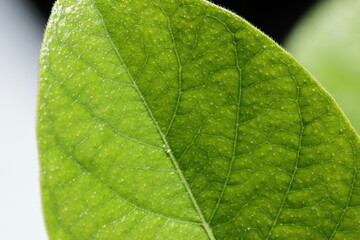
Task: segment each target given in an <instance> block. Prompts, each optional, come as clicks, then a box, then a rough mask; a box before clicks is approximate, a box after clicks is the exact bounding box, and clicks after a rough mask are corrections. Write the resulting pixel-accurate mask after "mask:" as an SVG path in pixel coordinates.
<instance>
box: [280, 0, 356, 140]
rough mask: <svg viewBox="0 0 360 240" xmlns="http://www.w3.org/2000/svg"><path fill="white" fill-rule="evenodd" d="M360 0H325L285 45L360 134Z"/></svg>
mask: <svg viewBox="0 0 360 240" xmlns="http://www.w3.org/2000/svg"><path fill="white" fill-rule="evenodd" d="M359 13H360V1H359V0H343V1H337V0H326V1H322V2H321V4H319V5H318V6H317V7H316V8H315V9H314V10H312V11H311V12H310V13H309V14H308V15H307V16H306V17H305V18H304V19H303V20H302V21H301V22H300V24H299V26H298V27H297V28H295V30H294V31H293V32H292V34H291V35H290V36H289V38H288V39H287V43H286V46H287V48H288V49H289V51H290V52H291V53H292V54H294V56H295V57H296V58H297V59H298V60H299V61H300V62H301V63H303V64H304V65H305V66H306V67H307V68H308V69H309V70H310V71H311V73H313V74H314V75H315V76H316V78H317V79H318V80H319V81H320V82H321V83H322V84H323V85H324V86H325V87H326V88H327V89H328V90H329V92H330V93H331V94H332V95H333V96H334V97H335V99H336V100H337V101H338V103H339V105H340V106H341V108H342V109H343V110H344V112H345V113H346V115H347V116H348V117H349V120H350V122H351V123H352V124H353V126H354V127H355V129H357V131H358V133H359V131H360V111H359V107H358V106H360V95H359V92H360V80H359V76H360V67H359V64H360V44H359V42H360V14H359Z"/></svg>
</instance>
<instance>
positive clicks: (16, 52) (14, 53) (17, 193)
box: [0, 0, 47, 240]
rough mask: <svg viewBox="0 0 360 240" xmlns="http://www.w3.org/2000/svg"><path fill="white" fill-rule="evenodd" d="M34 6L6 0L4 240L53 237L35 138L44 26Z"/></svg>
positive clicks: (0, 3)
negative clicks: (45, 211)
mask: <svg viewBox="0 0 360 240" xmlns="http://www.w3.org/2000/svg"><path fill="white" fill-rule="evenodd" d="M35 14H36V12H35V10H34V9H32V6H31V5H26V4H25V1H21V0H0V239H1V240H13V239H14V240H45V239H47V236H46V232H45V227H44V223H43V218H42V212H41V202H40V186H39V166H38V159H37V147H36V139H35V115H36V114H35V112H36V111H35V110H36V87H37V64H38V56H39V51H40V45H41V39H42V34H43V33H42V32H43V29H44V26H43V22H42V21H41V20H40V19H37V18H36V17H37V16H35Z"/></svg>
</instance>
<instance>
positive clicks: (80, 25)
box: [38, 1, 359, 239]
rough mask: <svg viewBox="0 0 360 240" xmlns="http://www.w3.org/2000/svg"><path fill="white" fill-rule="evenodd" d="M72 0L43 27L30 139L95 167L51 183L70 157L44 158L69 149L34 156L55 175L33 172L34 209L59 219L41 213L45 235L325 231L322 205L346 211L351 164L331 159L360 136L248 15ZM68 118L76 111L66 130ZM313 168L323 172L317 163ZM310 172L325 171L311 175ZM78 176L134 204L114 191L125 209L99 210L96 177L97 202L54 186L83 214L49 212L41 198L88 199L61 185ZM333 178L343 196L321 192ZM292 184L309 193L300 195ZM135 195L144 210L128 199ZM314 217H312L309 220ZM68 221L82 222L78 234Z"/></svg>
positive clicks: (201, 6)
mask: <svg viewBox="0 0 360 240" xmlns="http://www.w3.org/2000/svg"><path fill="white" fill-rule="evenodd" d="M75 2H77V1H60V2H58V3H57V8H56V9H55V11H54V13H53V16H52V19H53V22H51V23H50V25H49V27H48V30H47V31H48V33H47V35H46V36H47V38H48V39H45V45H44V47H43V52H42V61H41V62H42V66H43V67H42V68H41V69H42V73H41V74H42V81H41V83H42V86H41V88H40V89H41V90H40V103H42V104H41V105H40V110H39V112H40V114H39V115H40V117H41V118H44V117H45V118H46V117H47V116H48V115H53V116H51V118H52V119H46V120H44V119H41V120H39V122H40V124H39V127H38V129H39V130H38V131H39V134H38V136H39V145H40V148H41V147H46V148H48V149H50V150H44V149H40V153H44V152H45V153H46V152H47V151H50V152H51V153H52V150H51V149H52V148H54V149H55V150H56V151H59V148H60V149H61V148H62V149H63V151H62V152H68V153H69V154H68V155H70V156H73V155H74V156H76V157H78V159H79V160H78V162H79V163H81V165H82V166H83V168H84V169H88V172H91V173H92V175H93V176H95V177H93V178H91V176H89V174H85V175H84V176H85V177H83V178H86V180H84V181H85V183H87V184H84V183H83V182H80V183H77V184H74V185H75V186H71V187H69V186H66V184H65V187H64V189H62V190H61V191H60V190H57V189H56V188H55V186H57V184H58V183H59V182H61V183H63V182H64V180H63V179H61V178H60V175H59V173H57V172H62V174H64V175H68V174H67V171H69V168H70V169H72V168H75V170H73V171H76V166H73V165H72V166H70V167H69V166H66V167H64V168H63V170H62V171H59V170H58V169H55V166H57V165H62V163H63V162H67V161H70V160H71V158H69V157H68V159H67V161H66V160H63V158H61V159H60V158H59V157H56V156H57V154H59V153H58V152H56V153H52V154H53V155H54V156H52V155H50V156H48V155H47V154H43V155H42V156H41V159H42V160H41V161H42V169H43V170H44V171H46V170H47V171H50V172H51V173H52V174H54V173H57V174H58V176H57V177H56V178H55V180H52V179H53V178H50V177H51V176H52V175H50V174H49V173H46V172H45V173H44V174H43V175H42V182H43V189H44V190H43V198H44V202H45V203H44V206H45V208H47V210H45V216H46V217H47V218H48V219H51V218H52V216H58V218H60V219H65V220H66V221H67V222H65V223H56V221H55V220H53V221H51V220H48V228H49V226H52V225H56V224H57V225H58V226H60V227H58V229H55V230H54V229H52V230H49V233H50V234H53V235H51V236H52V238H54V239H56V238H57V237H56V236H57V234H65V235H66V234H70V235H71V234H72V236H70V237H69V239H88V238H91V237H92V238H94V239H106V238H109V239H113V238H119V237H121V238H130V239H137V238H142V239H144V238H146V237H148V238H151V237H157V238H159V239H167V238H175V239H179V238H186V239H188V238H190V237H191V238H194V239H206V238H214V239H215V238H216V239H227V238H230V239H232V238H237V237H239V236H242V237H243V238H245V239H246V238H252V239H256V238H260V239H272V238H279V237H286V236H287V237H289V236H292V237H294V236H296V237H298V238H299V237H304V236H309V234H312V235H314V236H318V239H321V238H323V237H324V236H330V234H331V230H330V229H331V227H332V228H333V229H336V226H337V225H339V224H337V225H336V224H335V223H332V220H333V219H331V220H327V219H326V216H327V213H326V210H328V209H329V208H330V209H331V208H333V209H335V210H336V211H335V210H334V211H335V212H336V213H337V214H338V215H336V216H334V217H333V218H334V219H335V220H336V219H342V218H343V217H342V216H343V215H344V214H345V213H346V210H345V211H342V207H340V206H338V208H337V209H336V205H337V204H342V205H343V206H345V207H344V209H347V208H348V206H350V205H349V204H350V197H348V198H347V199H345V200H348V201H345V202H344V200H342V199H341V198H343V196H344V195H346V193H348V194H349V193H350V192H352V191H353V187H354V184H351V183H355V180H354V179H355V174H353V172H351V173H348V172H346V171H345V170H344V169H341V161H342V160H341V156H340V154H339V152H341V153H342V152H345V153H346V154H347V155H346V158H345V161H347V162H346V163H347V164H349V166H350V167H349V169H353V170H354V171H355V170H356V168H354V167H352V166H353V165H354V164H355V161H352V160H351V156H352V157H353V158H357V155H356V154H357V151H358V150H357V149H358V146H359V143H358V138H357V136H356V135H354V133H353V132H351V129H349V126H348V124H347V122H346V120H345V119H344V117H343V116H342V115H341V112H340V111H339V109H338V108H337V106H336V104H335V103H334V102H333V100H332V99H331V98H330V97H329V96H328V95H327V94H326V93H325V92H324V90H322V89H321V87H319V85H318V84H317V83H316V82H315V81H314V80H313V79H312V77H311V76H310V75H309V74H308V73H307V72H306V71H304V70H303V69H302V67H301V66H300V65H299V64H298V63H296V62H295V61H294V60H293V59H292V58H291V57H289V55H288V54H287V53H285V52H284V51H283V50H282V49H280V48H279V47H278V46H277V45H276V44H274V43H273V42H272V41H271V40H269V39H268V38H267V37H265V36H263V35H262V34H261V33H260V32H259V31H258V30H256V29H254V28H253V27H252V26H250V25H249V24H248V23H246V22H245V21H243V20H241V19H240V18H238V17H235V16H234V15H233V14H231V13H229V12H226V11H224V10H221V9H219V8H217V7H214V6H213V5H211V4H209V3H207V2H204V1H187V2H186V4H183V3H182V2H179V1H167V2H166V3H161V4H160V3H157V2H154V1H139V2H135V3H125V2H114V1H97V2H94V1H82V2H80V3H75ZM99 13H100V14H99ZM99 15H100V16H99ZM117 15H120V16H118V17H114V16H117ZM61 18H63V19H64V20H63V21H64V22H62V20H61ZM84 19H86V20H87V21H84ZM90 21H91V23H90ZM119 26H121V31H119ZM184 26H186V27H184ZM57 28H59V29H57ZM69 29H71V31H69ZM55 37H57V38H58V40H55V39H54V38H55ZM66 49H67V50H66ZM69 49H70V50H71V51H70V50H69ZM77 51H78V52H77ZM120 53H121V54H120ZM52 57H54V60H55V61H51V60H52ZM69 58H70V59H69ZM59 60H62V62H60V61H59ZM64 61H65V63H64ZM66 61H69V64H66V63H67V62H66ZM45 66H46V67H45ZM64 66H65V67H64ZM49 69H50V70H51V71H54V72H55V73H56V74H55V75H54V73H52V74H51V72H50V70H49ZM76 74H79V75H80V76H76ZM149 79H150V80H149ZM59 80H62V81H59ZM66 95H68V97H66ZM67 98H68V99H67ZM309 98H311V101H309ZM51 99H60V100H59V101H55V102H54V101H51ZM41 107H43V109H41ZM44 108H45V110H44ZM47 108H49V109H47ZM117 116H119V117H117ZM49 118H50V117H49ZM74 119H76V120H77V121H79V122H80V124H77V125H76V126H75V127H73V126H72V125H73V124H74ZM49 122H50V123H49ZM51 122H54V123H51ZM51 125H54V126H51ZM328 126H329V127H328ZM327 128H329V130H330V131H325V130H328V129H327ZM44 129H45V130H44ZM49 129H50V130H49ZM44 135H51V138H49V139H50V140H49V139H42V138H45V137H44ZM54 139H55V140H54ZM56 139H58V140H57V141H56ZM54 142H55V143H54ZM334 142H335V143H334ZM144 143H145V144H144ZM349 143H352V144H353V146H352V147H351V146H350V147H349ZM163 144H165V146H163ZM331 148H335V149H336V150H337V151H330V149H331ZM134 149H135V150H134ZM349 149H353V150H352V152H350V151H349ZM121 152H123V153H121ZM328 153H330V155H331V153H334V156H330V158H329V156H328ZM314 154H315V155H318V156H320V158H319V159H316V158H315V157H314ZM59 155H60V156H61V154H59ZM63 157H65V156H63ZM331 157H332V158H334V159H336V161H334V163H332V162H331V161H332V160H331V159H332V158H331ZM73 158H74V157H73ZM314 158H315V159H314ZM51 159H53V160H51ZM47 161H53V162H50V163H48V162H47ZM72 161H73V164H74V160H72ZM322 161H324V162H322ZM70 162H71V161H70ZM75 162H76V161H75ZM69 164H70V163H69ZM75 165H76V164H75ZM324 166H325V168H331V169H332V168H334V170H333V171H331V170H328V173H327V172H324V171H320V170H319V169H321V167H324ZM78 168H79V167H78ZM300 168H301V169H300ZM83 172H84V171H83ZM154 172H155V173H154ZM163 172H166V173H170V174H166V173H165V174H163ZM317 172H321V174H322V175H321V174H320V175H321V176H318V177H317V178H314V177H310V180H308V178H309V176H313V175H314V174H315V173H317ZM76 173H77V174H78V175H80V174H79V169H77V171H76ZM335 173H336V174H335ZM339 173H344V175H343V176H339ZM75 175H76V174H75ZM177 175H178V176H177ZM340 175H341V174H340ZM176 176H177V177H176ZM71 177H74V176H69V177H68V178H67V179H66V180H67V181H68V182H65V183H67V184H68V183H69V182H71V181H72V178H71ZM326 177H327V178H329V179H328V182H326ZM88 178H91V179H92V180H91V183H92V184H94V181H95V182H96V179H98V182H99V181H100V182H105V183H106V184H105V185H108V186H109V188H108V190H112V189H113V190H114V191H113V193H114V192H115V193H117V192H118V193H121V194H118V196H122V195H124V196H126V197H125V198H123V199H122V200H124V199H130V200H128V202H129V203H132V204H133V205H132V206H131V204H128V205H126V204H124V203H123V201H121V198H119V197H117V198H116V200H115V202H116V204H117V205H119V206H124V205H125V207H124V209H125V210H127V211H128V212H123V211H122V208H120V207H119V206H118V207H117V208H116V209H117V211H119V212H116V211H110V210H109V209H107V208H106V202H105V204H104V201H105V200H102V199H107V200H108V201H110V200H109V199H112V198H114V194H111V191H110V193H109V191H106V190H104V186H102V188H101V189H102V190H101V191H100V192H103V193H102V197H100V198H99V200H98V203H97V204H98V209H100V210H99V212H96V210H94V209H93V206H92V205H91V204H90V206H87V205H86V204H85V205H84V206H82V205H81V204H80V203H79V202H77V201H76V200H75V199H71V198H70V200H69V199H66V198H65V197H62V198H61V200H59V201H58V202H60V203H62V204H65V205H67V208H68V209H74V208H75V207H78V208H81V209H82V211H81V212H75V213H74V214H65V213H64V212H60V213H56V212H54V209H57V207H54V206H53V205H54V203H52V201H55V200H52V201H51V200H47V199H46V198H48V195H51V194H55V195H56V196H57V197H59V196H58V195H59V193H61V194H64V193H65V195H67V196H68V197H69V196H71V197H72V198H74V195H75V197H76V196H77V197H79V198H81V199H82V200H83V201H86V200H89V198H88V197H83V196H82V195H83V193H82V194H76V191H74V190H73V189H72V187H78V188H81V187H84V188H85V189H83V192H85V193H88V192H91V191H92V190H91V191H90V190H89V189H92V188H91V186H92V185H91V184H89V183H88V182H90V180H89V179H88ZM80 179H81V176H80ZM148 179H149V181H148ZM339 179H340V180H341V181H340V180H339ZM335 180H338V181H339V182H344V186H343V188H342V191H343V194H342V195H341V196H340V197H341V198H338V199H337V198H336V197H332V198H334V199H332V198H330V200H331V201H333V202H334V204H333V205H331V201H327V196H328V195H329V194H332V193H333V192H334V191H335V187H336V186H335V187H333V186H332V187H328V188H329V190H328V191H327V190H326V186H327V185H329V186H330V185H331V184H332V181H335ZM87 181H88V182H87ZM304 181H305V183H304ZM317 181H319V182H321V183H322V184H323V185H320V186H318V185H317V184H316V183H317ZM335 182H336V181H335ZM49 183H52V184H54V185H55V186H46V185H48V184H49ZM330 183H331V184H330ZM345 183H350V186H352V187H349V186H346V184H345ZM100 185H101V184H100ZM103 185H104V184H103ZM335 185H336V184H335ZM96 186H98V185H96ZM304 186H305V187H304ZM99 188H100V187H99ZM331 188H333V189H331ZM163 189H165V191H164V190H163ZM309 189H310V190H311V191H315V190H316V191H318V192H319V194H309V191H310V190H309ZM96 192H97V191H96ZM299 192H300V193H301V194H302V195H304V196H309V199H308V200H306V199H303V198H299V199H302V200H303V202H299V201H298V200H297V197H296V196H297V195H296V194H298V193H299ZM45 193H46V194H45ZM85 193H84V194H85ZM105 193H106V194H105ZM189 193H191V194H189ZM88 194H89V193H88ZM306 194H308V195H306ZM90 196H92V195H90ZM322 201H323V202H325V203H326V205H325V206H324V205H320V206H317V207H315V209H316V211H318V212H320V213H319V217H317V218H315V219H312V216H311V215H310V214H309V213H307V211H308V210H307V209H308V208H310V207H314V206H312V204H314V202H315V203H320V204H322ZM89 202H90V203H92V201H89ZM100 202H101V203H102V205H105V207H103V206H102V205H101V204H100ZM116 204H115V206H116ZM134 204H135V205H136V206H137V205H140V206H145V207H142V208H141V209H140V208H137V210H134ZM129 205H130V206H129ZM115 206H113V207H114V208H115ZM163 206H164V207H163ZM292 206H296V207H298V206H305V207H304V209H305V210H304V211H302V212H301V211H300V213H299V212H297V211H295V210H293V209H291V207H292ZM315 206H316V205H315ZM60 209H61V210H62V211H64V209H65V208H64V207H60ZM144 209H146V210H147V211H144ZM125 210H124V211H125ZM47 211H48V212H47ZM88 211H95V212H96V213H97V218H89V217H88V216H87V215H86V214H85V213H87V212H88ZM104 213H111V214H109V215H110V216H107V217H105V216H104ZM154 213H156V214H157V215H156V214H154ZM84 215H85V216H84ZM93 215H95V214H93ZM127 215H129V216H131V217H130V218H128V217H126V216H127ZM294 215H295V217H294ZM115 216H118V217H117V219H120V220H121V219H125V220H124V222H125V223H123V222H121V221H118V222H117V221H116V217H115ZM119 216H122V217H119ZM163 216H166V217H167V218H165V219H164V218H163ZM249 216H251V217H250V218H249ZM339 216H340V217H339ZM344 216H345V215H344ZM157 217H160V218H161V217H162V219H161V220H159V219H157ZM109 218H111V219H112V220H111V219H109ZM149 218H150V220H149ZM70 220H72V221H70ZM174 220H175V221H174ZM314 221H316V222H319V224H318V225H319V227H318V228H314V229H310V228H309V222H311V223H313V222H314ZM79 222H80V223H79ZM94 222H95V223H96V224H95V223H94ZM159 222H160V223H159ZM170 222H171V224H169V223H170ZM287 222H290V223H293V224H294V226H288V225H286V224H284V223H287ZM338 222H340V221H338ZM101 223H102V224H101ZM110 223H111V224H110ZM91 224H92V225H91ZM144 224H148V225H151V227H145V226H144ZM201 224H202V225H203V226H204V227H201ZM100 225H101V226H105V229H102V228H100V229H99V227H100ZM174 225H176V226H177V227H178V230H174V227H173V226H174ZM207 225H208V226H207ZM61 226H65V227H61ZM79 226H86V228H87V229H88V230H87V231H83V230H82V231H78V230H77V229H78V228H79ZM69 227H70V228H71V229H68V228H69ZM109 229H116V230H115V231H109ZM323 231H324V232H325V233H323ZM59 232H60V233H59ZM156 232H160V233H159V234H157V233H156ZM164 232H165V233H164ZM212 234H213V235H215V236H212Z"/></svg>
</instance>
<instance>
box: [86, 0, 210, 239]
mask: <svg viewBox="0 0 360 240" xmlns="http://www.w3.org/2000/svg"><path fill="white" fill-rule="evenodd" d="M89 1H90V2H91V3H92V5H93V6H94V9H95V11H96V12H97V13H98V15H99V17H100V19H101V21H102V25H103V28H104V31H105V33H106V36H107V38H108V40H109V42H110V44H111V45H112V47H113V49H114V51H115V52H116V55H117V57H118V58H119V60H120V62H121V63H123V64H124V66H125V69H126V73H127V75H128V76H129V78H130V80H131V81H132V83H133V85H134V88H135V90H136V91H137V93H138V95H139V97H140V99H141V101H142V102H143V104H144V106H145V108H146V110H147V112H148V114H149V116H150V118H151V120H152V121H153V123H154V125H155V127H156V129H157V131H158V133H159V134H160V136H161V139H162V141H163V143H164V145H165V149H166V153H167V154H168V155H169V157H170V159H171V161H172V163H173V165H174V167H175V170H176V172H177V173H178V175H179V177H180V179H181V181H182V183H183V184H184V186H185V189H186V191H187V193H188V195H189V197H190V199H191V202H192V203H193V205H194V207H195V209H196V211H197V213H198V215H199V217H200V219H201V222H202V225H203V227H204V229H205V231H206V233H207V235H208V237H209V239H211V240H216V238H215V236H214V234H213V232H212V230H211V228H210V226H209V224H208V222H207V221H206V219H205V217H204V214H203V213H202V211H201V209H200V206H199V204H198V203H197V201H196V199H195V197H194V194H193V193H192V190H191V188H190V186H189V184H188V182H187V180H186V178H185V176H184V174H183V173H182V171H181V169H180V166H179V164H178V162H177V161H176V158H175V156H174V155H173V153H172V151H171V148H170V145H169V143H168V141H167V139H166V136H165V134H164V133H163V131H162V130H161V128H160V126H159V125H158V123H157V121H156V119H155V117H154V115H153V113H152V111H151V109H150V107H149V105H148V104H147V101H146V100H145V98H144V96H143V94H142V93H141V91H140V89H139V87H138V85H137V83H136V82H135V80H134V77H133V76H132V74H131V73H130V71H129V69H128V68H127V66H126V64H125V62H124V61H123V59H122V56H121V54H120V52H119V49H118V48H117V47H116V45H115V44H114V42H113V40H112V37H111V35H110V33H109V31H108V29H107V26H106V24H105V20H104V17H103V15H102V13H101V12H100V10H99V9H98V8H97V6H96V3H95V1H94V0H89ZM164 151H165V150H164Z"/></svg>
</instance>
